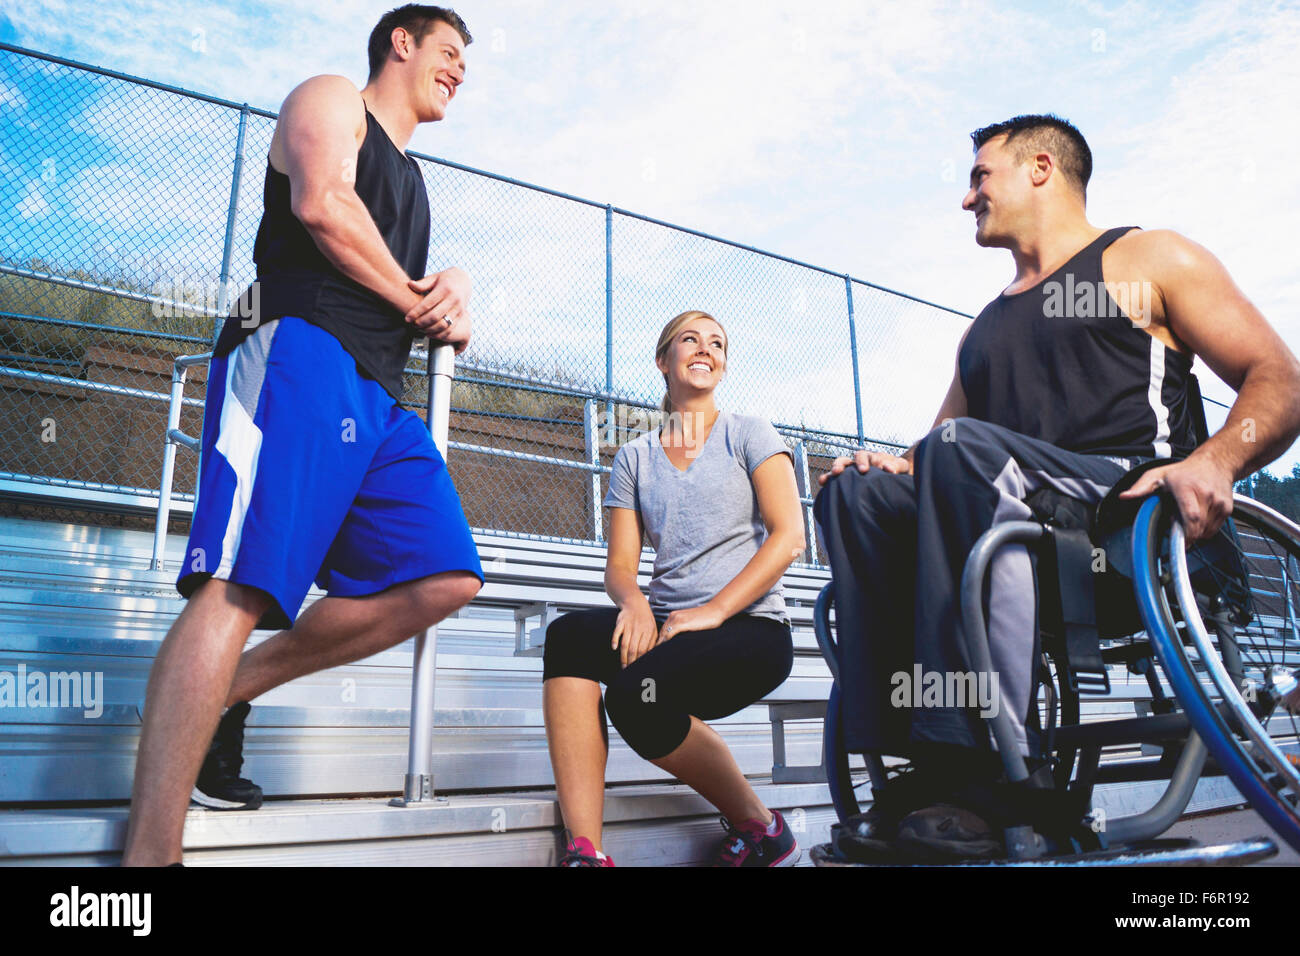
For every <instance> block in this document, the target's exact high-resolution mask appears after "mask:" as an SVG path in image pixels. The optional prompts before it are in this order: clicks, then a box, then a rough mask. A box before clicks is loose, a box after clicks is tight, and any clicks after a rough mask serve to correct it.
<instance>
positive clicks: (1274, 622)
mask: <svg viewBox="0 0 1300 956" xmlns="http://www.w3.org/2000/svg"><path fill="white" fill-rule="evenodd" d="M1168 463H1169V462H1168V461H1167V460H1166V461H1155V462H1148V463H1147V464H1145V465H1142V466H1139V467H1138V468H1136V469H1134V470H1133V471H1131V472H1129V474H1127V475H1125V476H1124V478H1122V479H1121V481H1120V482H1119V483H1118V484H1117V485H1116V486H1115V487H1114V488H1113V489H1112V490H1111V492H1110V493H1109V494H1108V495H1107V496H1106V498H1105V499H1104V500H1103V501H1102V502H1101V503H1100V504H1099V505H1098V506H1097V507H1096V509H1095V511H1094V510H1093V509H1091V508H1088V507H1087V506H1084V505H1083V504H1082V503H1080V502H1077V501H1073V502H1072V501H1071V499H1063V498H1062V497H1061V496H1059V495H1054V494H1051V493H1049V494H1048V496H1047V497H1046V498H1041V497H1039V498H1038V500H1036V497H1031V498H1030V499H1028V501H1027V504H1029V506H1030V508H1031V510H1032V511H1033V513H1034V517H1035V519H1036V520H1033V521H1018V522H1008V523H1004V524H999V525H996V526H995V527H994V528H992V529H991V530H989V531H988V532H986V533H985V534H984V535H983V536H982V537H981V538H980V539H979V541H978V542H977V543H976V545H975V547H974V548H973V549H972V551H971V552H970V554H969V556H968V558H967V561H966V565H965V569H964V573H963V576H962V580H961V585H960V594H959V600H960V612H961V615H962V620H963V622H964V626H965V632H966V633H965V639H966V644H967V646H966V651H967V654H968V660H969V661H970V663H971V666H972V667H973V669H974V670H975V671H976V672H984V673H989V674H991V673H992V663H991V654H990V650H989V643H988V637H987V631H986V625H985V610H984V594H985V590H984V588H985V577H986V573H987V571H988V568H989V565H990V562H991V560H992V558H993V556H994V554H995V553H996V552H997V550H998V549H999V548H1001V547H1004V546H1006V545H1025V546H1027V547H1028V548H1029V549H1030V551H1031V553H1032V554H1033V555H1034V558H1035V567H1036V569H1037V570H1036V575H1037V578H1038V593H1039V609H1040V610H1039V615H1038V616H1039V632H1040V633H1039V638H1040V640H1039V644H1038V646H1039V647H1040V648H1041V655H1040V660H1039V661H1038V664H1039V668H1040V669H1039V681H1038V684H1039V687H1040V691H1039V693H1038V699H1037V704H1038V710H1039V722H1040V725H1041V733H1040V734H1039V737H1038V739H1039V741H1040V750H1041V752H1040V753H1039V754H1037V755H1036V761H1035V762H1036V763H1037V766H1036V769H1035V771H1034V772H1033V773H1032V774H1031V773H1030V771H1029V764H1028V763H1027V762H1026V759H1025V757H1024V755H1022V753H1021V750H1020V747H1019V746H1017V744H1016V738H1015V732H1014V729H1013V723H1012V720H1011V718H1010V716H1009V712H1008V708H1007V701H1006V698H1005V696H1004V697H1003V700H1002V706H1001V707H998V708H997V709H996V711H995V713H994V714H993V715H992V716H991V717H989V718H987V719H986V721H985V723H986V725H987V726H988V729H989V731H990V733H991V736H992V739H993V740H994V741H995V742H996V746H997V753H998V756H999V758H1000V760H1001V764H1002V767H1003V771H1004V780H1003V783H1004V785H1009V786H1011V787H1013V788H1018V789H1017V790H1016V791H1015V792H1017V793H1021V792H1024V793H1025V796H1026V797H1027V798H1029V799H1030V800H1031V801H1036V804H1035V805H1037V806H1040V807H1042V808H1043V812H1041V813H1035V814H1033V815H1032V816H1033V820H1034V823H1033V824H1032V825H1030V824H1028V823H1026V824H1023V825H1022V824H1017V825H1014V826H1008V827H1007V828H1006V829H1005V830H1004V832H1003V838H1004V844H1005V850H1006V855H1005V858H1002V859H999V860H994V861H984V860H981V861H972V862H962V863H953V864H950V865H954V866H990V865H992V866H1006V865H1014V866H1024V865H1031V866H1032V865H1045V864H1046V865H1066V864H1076V865H1147V866H1149V865H1188V864H1190V865H1234V864H1236V865H1239V864H1244V863H1251V862H1256V861H1258V860H1261V859H1265V858H1267V857H1269V856H1272V855H1274V854H1276V852H1277V846H1276V844H1275V843H1274V842H1273V840H1271V839H1268V838H1266V837H1259V838H1255V839H1252V840H1246V841H1241V842H1239V843H1234V844H1226V845H1221V846H1213V847H1202V846H1198V845H1197V844H1196V843H1195V842H1194V841H1190V840H1169V839H1163V840H1162V839H1159V837H1160V836H1161V834H1163V833H1164V832H1165V831H1166V830H1167V829H1168V828H1169V827H1170V826H1172V825H1173V824H1174V823H1175V822H1176V821H1177V820H1178V819H1179V817H1180V816H1181V814H1182V813H1183V811H1184V810H1185V809H1186V807H1187V806H1188V803H1189V801H1190V800H1191V797H1192V795H1193V791H1194V789H1195V787H1196V784H1197V783H1198V781H1199V779H1200V778H1201V777H1203V776H1211V775H1223V774H1226V775H1227V777H1228V778H1229V779H1230V780H1231V781H1232V783H1233V784H1234V785H1235V786H1236V787H1237V789H1238V790H1239V791H1240V793H1241V795H1242V796H1243V797H1244V798H1245V799H1246V800H1247V801H1248V802H1249V804H1250V805H1251V806H1252V807H1253V808H1254V809H1255V810H1256V811H1257V812H1258V813H1259V814H1260V815H1261V816H1262V817H1263V818H1264V820H1265V821H1266V822H1267V823H1268V824H1269V825H1270V826H1271V827H1272V829H1273V830H1274V831H1275V832H1276V833H1277V835H1278V836H1279V837H1281V839H1282V840H1284V841H1285V842H1286V843H1287V844H1289V845H1290V846H1292V847H1294V848H1296V849H1297V850H1300V810H1297V798H1298V797H1300V758H1297V756H1296V744H1297V739H1296V738H1297V726H1298V724H1300V718H1296V717H1295V716H1293V715H1291V714H1290V713H1289V712H1288V711H1286V710H1285V709H1284V708H1283V707H1281V706H1280V701H1281V700H1282V698H1283V697H1284V696H1286V695H1287V694H1288V693H1290V692H1291V691H1292V690H1294V689H1295V687H1296V677H1297V671H1298V670H1300V630H1298V629H1297V613H1300V526H1297V525H1296V524H1295V523H1293V522H1291V521H1290V520H1288V519H1287V518H1286V517H1284V516H1282V515H1280V514H1278V513H1277V512H1275V511H1273V510H1272V509H1271V508H1268V507H1267V506H1265V505H1263V504H1261V503H1259V502H1256V501H1254V500H1252V499H1249V498H1244V497H1241V496H1234V510H1233V515H1232V517H1231V518H1230V519H1229V520H1228V522H1226V523H1225V525H1224V527H1223V528H1222V530H1221V531H1220V532H1219V533H1218V534H1217V535H1216V536H1214V537H1213V538H1212V539H1210V540H1208V541H1206V542H1202V543H1199V544H1197V545H1194V546H1189V545H1188V542H1187V541H1186V538H1185V535H1184V532H1183V528H1182V525H1181V524H1180V522H1179V521H1178V520H1177V519H1178V512H1177V507H1176V505H1175V504H1174V503H1173V501H1172V499H1168V498H1166V497H1164V496H1162V495H1153V496H1150V497H1148V498H1145V499H1142V500H1141V501H1139V502H1133V501H1121V500H1120V499H1119V498H1118V495H1119V493H1120V492H1121V491H1122V490H1124V489H1125V488H1127V487H1130V486H1131V485H1132V484H1133V482H1134V481H1135V480H1136V478H1137V476H1138V475H1139V474H1140V473H1141V472H1143V471H1145V470H1147V469H1148V468H1151V467H1156V466H1159V465H1161V464H1168ZM1098 554H1100V555H1102V556H1103V558H1104V560H1103V561H1102V562H1101V563H1102V565H1103V567H1102V568H1100V569H1099V568H1098V566H1097V565H1098V562H1097V556H1098ZM834 588H835V585H834V584H833V583H832V584H828V585H827V586H826V588H825V589H823V591H822V592H821V594H820V595H819V597H818V600H817V605H816V608H815V612H814V621H815V630H816V634H817V640H818V644H819V645H820V647H821V650H822V653H823V656H824V657H825V658H826V661H827V664H828V666H829V667H830V670H831V674H832V677H833V678H834V684H833V687H832V690H831V694H830V698H829V700H828V702H827V709H826V719H825V725H824V736H823V763H824V766H825V768H826V774H827V782H828V784H829V788H830V793H831V799H832V802H833V804H834V807H835V812H836V815H837V816H838V817H839V820H840V822H841V823H843V822H845V821H847V820H848V819H849V818H850V817H852V816H855V815H856V814H858V813H859V812H860V807H859V804H858V800H857V791H858V789H859V788H860V787H862V786H866V785H867V784H870V786H871V787H872V788H873V789H878V788H880V787H882V786H884V785H885V784H886V782H887V780H888V779H889V775H888V773H887V770H886V766H885V763H884V761H883V759H882V757H881V755H879V754H871V753H868V754H863V755H862V757H863V760H864V763H865V770H866V775H867V778H866V779H865V780H855V772H854V770H852V769H851V767H850V755H849V754H848V753H847V752H846V750H845V747H844V734H843V725H842V721H841V707H840V701H841V692H842V690H841V675H840V659H839V651H838V647H837V644H836V640H835V637H834V632H833V629H832V623H831V610H832V605H833V599H834ZM1036 653H1038V652H1037V651H1036ZM1119 665H1124V666H1126V667H1127V670H1128V671H1129V673H1130V674H1133V675H1140V676H1141V677H1143V678H1145V683H1146V685H1147V687H1148V689H1149V691H1150V700H1149V707H1150V713H1149V714H1147V715H1145V716H1136V717H1125V718H1123V719H1107V720H1096V721H1091V722H1086V723H1085V722H1083V721H1082V720H1081V716H1080V700H1081V698H1082V697H1085V696H1102V695H1106V694H1108V693H1109V692H1110V690H1111V681H1110V673H1111V669H1112V668H1114V667H1118V666H1119ZM1162 677H1163V680H1162ZM1166 686H1167V687H1168V688H1169V691H1172V693H1170V692H1168V691H1167V690H1166ZM1108 747H1110V748H1114V747H1123V748H1125V749H1128V750H1130V751H1131V750H1132V749H1133V748H1134V747H1140V748H1141V751H1140V753H1141V756H1139V757H1136V758H1133V757H1129V756H1124V757H1122V759H1113V760H1107V761H1106V762H1104V763H1103V762H1102V756H1103V751H1104V750H1105V749H1106V748H1108ZM893 769H895V770H897V769H898V768H897V767H895V768H893ZM903 769H904V770H905V769H906V768H905V767H904V768H903ZM858 776H861V774H860V772H859V773H858ZM1160 780H1165V781H1167V784H1166V787H1165V790H1164V792H1163V795H1162V796H1161V797H1160V798H1159V799H1158V800H1157V801H1156V803H1155V804H1154V805H1153V806H1151V807H1150V808H1149V809H1147V810H1145V811H1142V812H1139V813H1135V814H1132V815H1127V816H1112V817H1110V818H1109V819H1107V818H1106V816H1105V814H1104V813H1101V812H1099V811H1098V810H1096V809H1095V808H1094V788H1095V787H1096V786H1097V785H1099V784H1107V783H1121V782H1133V781H1160ZM1029 791H1033V793H1029ZM1017 802H1018V801H1017ZM812 856H813V860H814V862H815V863H817V864H819V865H828V866H834V865H863V864H861V863H856V864H855V863H853V862H852V861H849V860H846V859H845V858H844V857H842V856H840V855H838V854H837V853H836V852H835V850H834V847H833V846H832V845H831V844H826V845H823V846H820V847H815V848H814V849H813V851H812Z"/></svg>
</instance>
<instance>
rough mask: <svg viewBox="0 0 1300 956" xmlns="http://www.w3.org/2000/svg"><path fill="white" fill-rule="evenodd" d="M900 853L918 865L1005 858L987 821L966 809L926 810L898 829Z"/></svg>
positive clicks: (908, 816)
mask: <svg viewBox="0 0 1300 956" xmlns="http://www.w3.org/2000/svg"><path fill="white" fill-rule="evenodd" d="M896 842H897V845H898V848H899V850H901V851H902V852H903V853H904V854H906V855H907V856H908V857H909V858H911V859H913V860H916V861H918V862H926V863H945V862H957V861H961V860H989V859H994V858H996V857H998V856H1001V855H1002V841H1001V840H1000V839H999V838H998V836H997V834H995V833H994V832H993V828H992V827H991V826H989V825H988V823H986V822H985V821H984V818H983V817H981V816H979V815H978V814H976V813H974V812H973V811H971V810H967V809H965V808H963V807H952V806H944V805H940V806H935V807H926V808H925V809H924V810H917V811H916V812H915V813H909V814H908V815H907V816H906V817H904V818H903V822H902V823H900V824H899V825H898V839H897V841H896Z"/></svg>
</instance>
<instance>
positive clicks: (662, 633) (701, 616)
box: [659, 604, 725, 644]
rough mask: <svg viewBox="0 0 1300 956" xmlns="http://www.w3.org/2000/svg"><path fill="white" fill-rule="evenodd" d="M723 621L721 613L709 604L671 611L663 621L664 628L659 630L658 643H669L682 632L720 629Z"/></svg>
mask: <svg viewBox="0 0 1300 956" xmlns="http://www.w3.org/2000/svg"><path fill="white" fill-rule="evenodd" d="M724 620H725V618H723V616H722V614H721V612H719V611H716V610H714V608H713V607H712V605H709V604H704V605H701V606H700V607H688V608H683V609H682V610H680V611H673V612H672V613H671V614H669V615H668V620H666V621H664V626H663V627H661V628H659V643H660V644H662V643H663V642H664V641H671V640H672V639H673V638H674V637H676V636H677V635H678V634H680V633H682V632H683V631H711V630H713V629H714V628H715V627H721V626H722V622H723V621H724Z"/></svg>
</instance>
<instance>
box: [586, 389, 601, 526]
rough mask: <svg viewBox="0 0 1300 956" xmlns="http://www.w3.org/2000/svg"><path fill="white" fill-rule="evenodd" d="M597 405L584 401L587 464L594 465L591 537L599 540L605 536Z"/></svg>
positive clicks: (592, 474)
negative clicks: (601, 510) (601, 502)
mask: <svg viewBox="0 0 1300 956" xmlns="http://www.w3.org/2000/svg"><path fill="white" fill-rule="evenodd" d="M596 407H597V406H596V402H595V400H594V399H590V398H589V399H587V400H586V401H585V402H583V403H582V424H583V429H582V431H583V434H584V436H585V437H586V445H587V464H589V465H591V466H592V472H591V538H592V540H593V541H597V542H599V541H603V540H604V539H605V537H604V528H603V527H602V523H601V518H602V515H601V513H600V413H599V412H598V411H597V410H596Z"/></svg>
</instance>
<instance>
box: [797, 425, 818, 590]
mask: <svg viewBox="0 0 1300 956" xmlns="http://www.w3.org/2000/svg"><path fill="white" fill-rule="evenodd" d="M794 480H795V482H796V483H797V484H798V486H799V497H800V498H801V499H802V498H811V497H812V496H813V494H812V477H811V475H810V474H809V472H808V446H807V445H806V444H805V443H804V440H803V439H802V438H797V439H795V443H794ZM803 511H804V519H803V520H804V531H805V534H806V540H807V545H808V563H809V564H816V563H817V524H816V521H815V520H814V519H813V509H812V505H809V504H805V505H804V509H803Z"/></svg>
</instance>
